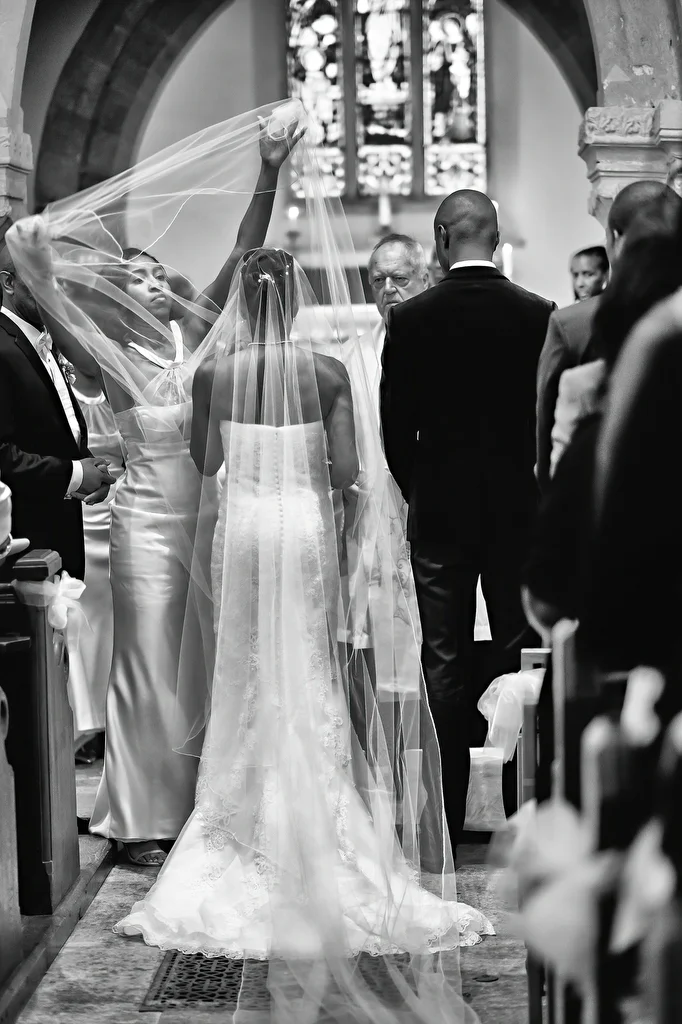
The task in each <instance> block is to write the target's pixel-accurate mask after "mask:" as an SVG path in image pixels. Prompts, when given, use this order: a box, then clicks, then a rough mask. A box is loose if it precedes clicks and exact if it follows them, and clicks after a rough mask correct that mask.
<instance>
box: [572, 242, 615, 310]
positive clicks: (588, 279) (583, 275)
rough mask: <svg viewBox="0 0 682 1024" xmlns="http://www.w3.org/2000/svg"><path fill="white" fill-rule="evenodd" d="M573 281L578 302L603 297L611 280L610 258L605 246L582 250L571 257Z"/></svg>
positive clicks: (575, 297) (594, 246)
mask: <svg viewBox="0 0 682 1024" xmlns="http://www.w3.org/2000/svg"><path fill="white" fill-rule="evenodd" d="M570 274H571V281H572V283H573V297H574V299H575V300H576V302H579V301H582V300H583V299H591V298H593V297H594V296H595V295H601V293H602V292H603V291H604V289H605V288H606V283H607V281H608V279H609V257H608V256H607V254H606V249H605V247H604V246H603V245H592V246H590V247H589V248H588V249H581V250H580V251H579V252H577V253H576V254H575V255H574V256H573V257H571V265H570Z"/></svg>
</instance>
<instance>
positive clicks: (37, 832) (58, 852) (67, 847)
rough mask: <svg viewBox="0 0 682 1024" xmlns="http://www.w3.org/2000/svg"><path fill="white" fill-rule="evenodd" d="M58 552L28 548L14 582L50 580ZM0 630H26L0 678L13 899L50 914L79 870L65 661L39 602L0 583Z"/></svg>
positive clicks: (56, 566) (58, 563) (24, 910)
mask: <svg viewBox="0 0 682 1024" xmlns="http://www.w3.org/2000/svg"><path fill="white" fill-rule="evenodd" d="M60 568H61V560H60V558H59V555H57V554H56V553H55V552H52V551H33V552H30V553H29V554H28V555H24V556H23V557H21V558H19V559H17V561H16V562H15V563H14V565H13V567H12V574H13V577H14V578H15V579H16V580H18V581H19V582H34V581H44V580H50V579H52V578H53V577H54V575H55V573H56V572H58V571H59V569H60ZM0 601H2V607H3V619H4V621H5V623H6V626H5V628H6V630H7V631H9V632H15V633H19V634H25V635H27V636H29V637H30V641H31V645H30V650H27V651H25V652H24V653H23V655H19V656H17V657H16V658H15V659H13V667H12V670H11V671H10V672H8V673H6V674H5V677H4V679H3V686H4V689H5V693H6V696H7V701H8V705H9V730H8V735H7V743H6V748H7V759H8V761H9V763H10V765H11V766H12V768H13V770H14V779H15V794H16V823H17V847H18V858H19V865H18V867H19V904H20V907H21V912H22V913H23V914H51V913H52V912H53V911H54V909H55V908H56V906H57V904H58V903H59V901H60V900H61V899H62V897H63V896H64V895H65V894H66V892H67V891H68V890H69V889H70V888H71V886H72V885H73V884H74V882H75V881H76V879H77V878H78V874H79V851H78V824H77V818H76V778H75V770H74V760H73V718H72V714H71V708H70V706H69V701H68V696H67V685H66V684H67V672H68V662H67V658H66V651H65V649H64V646H63V644H62V642H61V636H60V634H58V633H55V631H54V630H53V629H52V627H51V626H50V625H49V623H48V620H47V609H46V608H41V607H33V606H30V605H28V604H25V603H23V602H22V600H21V599H20V597H19V596H18V595H17V593H16V592H15V591H14V589H13V587H12V586H11V584H8V583H4V584H0Z"/></svg>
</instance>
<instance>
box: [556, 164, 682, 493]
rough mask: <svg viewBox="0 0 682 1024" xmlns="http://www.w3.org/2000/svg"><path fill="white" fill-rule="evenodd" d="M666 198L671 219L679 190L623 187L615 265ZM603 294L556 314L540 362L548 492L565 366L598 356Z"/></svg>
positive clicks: (609, 235)
mask: <svg viewBox="0 0 682 1024" xmlns="http://www.w3.org/2000/svg"><path fill="white" fill-rule="evenodd" d="M661 201H663V202H664V204H666V205H668V206H669V207H670V216H671V222H672V219H674V217H675V216H676V214H677V211H678V209H679V206H680V197H679V196H678V195H677V193H676V192H675V191H674V190H673V189H671V188H670V186H669V185H665V184H664V183H663V182H660V181H635V182H632V183H631V184H630V185H626V186H625V188H623V189H621V191H620V192H619V193H618V195H617V196H616V198H615V199H614V200H613V203H612V204H611V208H610V210H609V215H608V218H607V223H606V252H607V255H608V259H609V262H610V264H611V266H612V267H613V266H615V264H616V263H617V261H618V258H619V256H620V254H621V251H622V249H623V244H624V242H625V236H626V234H627V232H628V230H629V229H630V227H631V226H632V224H633V222H634V221H635V220H637V219H638V218H639V217H640V216H641V215H642V213H643V212H646V208H647V206H656V204H658V203H660V202H661ZM600 298H601V295H593V296H591V297H590V298H588V299H584V300H583V301H582V302H575V303H573V305H571V306H566V308H565V309H559V310H557V311H556V313H553V314H552V316H551V318H550V321H549V326H548V329H547V338H546V339H545V344H544V346H543V348H542V353H541V355H540V361H539V363H538V379H537V456H536V457H537V465H536V474H537V479H538V485H539V487H540V490H541V492H542V493H543V494H544V493H545V492H546V491H547V488H548V486H549V481H550V478H551V472H550V469H551V454H552V428H553V426H554V414H555V410H556V404H557V398H558V395H559V382H560V380H561V375H562V374H563V372H564V370H568V369H572V368H573V367H575V366H579V365H580V364H581V363H584V362H589V361H590V360H591V359H592V356H591V354H590V349H589V344H590V339H591V337H592V325H593V322H594V315H595V313H596V312H597V308H598V306H599V300H600Z"/></svg>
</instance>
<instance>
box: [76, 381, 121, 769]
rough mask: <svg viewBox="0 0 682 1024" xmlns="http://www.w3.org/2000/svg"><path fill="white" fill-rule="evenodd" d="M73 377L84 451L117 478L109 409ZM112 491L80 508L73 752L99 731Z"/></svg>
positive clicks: (106, 651) (107, 664) (108, 641)
mask: <svg viewBox="0 0 682 1024" xmlns="http://www.w3.org/2000/svg"><path fill="white" fill-rule="evenodd" d="M74 373H75V377H76V381H75V383H74V386H73V393H74V395H75V396H76V398H77V399H78V404H79V405H80V407H81V411H82V413H83V416H84V418H85V422H86V423H87V426H88V438H89V444H90V446H91V447H90V450H91V451H92V453H93V454H96V455H97V456H101V457H102V458H105V459H106V460H107V461H108V463H109V472H110V473H111V475H112V476H113V477H115V479H116V480H118V479H119V478H120V477H121V475H122V474H123V468H124V459H123V448H122V443H121V437H120V434H119V432H118V428H117V426H116V421H115V419H114V414H113V412H112V410H111V406H110V405H109V402H108V401H107V398H106V395H105V394H104V393H103V391H102V390H101V388H100V387H99V384H98V382H97V381H95V380H93V378H92V377H86V376H85V375H84V374H82V373H80V372H79V371H78V370H75V371H74ZM114 492H115V488H114V487H112V488H111V490H110V491H109V496H108V498H107V500H106V501H103V502H100V503H99V504H98V505H87V504H85V503H84V504H83V532H84V535H85V591H84V593H83V596H82V597H81V600H80V605H81V608H82V610H83V612H84V614H85V617H86V619H87V626H83V628H82V629H81V630H80V632H79V636H78V642H77V644H70V645H69V666H70V667H69V699H70V701H71V708H72V710H73V718H74V735H75V739H76V750H77V751H78V750H81V752H83V751H84V749H85V750H87V748H88V747H89V746H91V743H90V741H91V740H93V739H94V738H95V737H96V736H97V735H98V734H101V733H103V732H104V724H105V703H106V691H107V683H108V681H109V672H110V671H111V655H112V650H113V639H114V610H113V604H112V595H111V584H110V582H109V531H110V526H111V502H112V500H113V497H114ZM92 746H93V749H94V745H92ZM99 756H101V755H99ZM83 759H84V760H85V758H83Z"/></svg>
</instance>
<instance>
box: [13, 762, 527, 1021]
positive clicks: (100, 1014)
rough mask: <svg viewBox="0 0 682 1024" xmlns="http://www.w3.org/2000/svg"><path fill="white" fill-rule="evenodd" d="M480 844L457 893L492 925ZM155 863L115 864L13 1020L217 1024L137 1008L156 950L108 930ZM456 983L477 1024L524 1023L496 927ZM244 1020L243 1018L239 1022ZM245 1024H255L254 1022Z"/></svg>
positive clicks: (512, 948)
mask: <svg viewBox="0 0 682 1024" xmlns="http://www.w3.org/2000/svg"><path fill="white" fill-rule="evenodd" d="M97 775H98V771H97V769H96V768H95V769H85V770H79V812H80V813H81V814H83V813H89V810H90V808H91V806H92V800H93V799H94V788H95V785H96V780H97ZM485 853H486V847H485V846H480V845H470V846H466V847H463V848H460V851H459V859H460V861H461V867H460V868H459V870H458V889H459V896H460V899H461V900H463V901H464V902H466V903H470V904H472V905H473V906H475V907H478V908H479V909H480V910H482V911H483V912H484V913H485V914H487V915H488V917H489V918H490V919H491V920H492V921H493V924H495V925H496V927H497V926H499V924H500V914H499V912H498V908H497V907H496V904H495V897H494V893H493V892H492V890H491V886H490V872H489V870H488V868H487V867H486V866H485ZM155 874H156V871H155V869H150V868H135V867H133V866H131V865H123V864H121V865H118V866H116V867H115V868H114V869H113V870H112V871H111V873H110V874H109V875H108V877H107V878H106V880H105V882H104V885H103V886H102V888H101V889H100V891H99V893H98V894H97V896H96V897H95V899H94V901H93V902H92V904H91V905H90V907H89V909H88V910H87V912H86V914H85V916H84V917H83V919H82V920H81V921H80V922H79V923H78V925H77V927H76V929H75V931H74V932H73V935H72V936H71V938H70V939H69V940H68V942H67V944H66V945H65V946H64V948H63V949H62V951H61V952H60V953H59V955H58V957H57V959H56V960H55V961H54V963H53V964H52V966H51V967H50V969H49V971H48V973H47V975H46V976H45V978H44V979H43V981H42V982H41V984H40V986H39V988H38V990H37V992H36V993H35V995H34V996H33V997H32V999H31V1000H30V1002H29V1003H28V1005H27V1006H26V1007H25V1009H24V1010H23V1012H22V1014H21V1015H20V1017H19V1024H132V1022H136V1024H204V1022H205V1024H209V1022H210V1024H217V1021H219V1020H220V1019H221V1014H220V1013H219V1012H216V1011H213V1012H211V1013H208V1012H199V1011H196V1010H188V1011H185V1012H179V1011H177V1010H173V1011H170V1010H169V1011H165V1012H163V1013H155V1012H145V1013H144V1014H142V1015H140V1011H139V1006H140V1003H141V1001H142V999H143V997H144V996H145V994H146V992H147V989H148V987H149V985H150V983H151V981H152V979H153V977H154V975H155V973H156V970H157V968H158V966H159V963H160V962H161V959H162V956H163V954H162V953H161V952H160V951H159V950H156V949H152V948H149V947H148V946H145V945H144V944H143V943H142V942H141V940H131V939H127V940H126V939H121V938H118V937H117V936H115V935H114V934H113V933H112V930H111V929H112V925H113V924H114V923H115V922H116V921H117V920H119V919H120V918H121V917H122V916H123V915H124V914H125V913H126V912H127V911H128V910H129V908H130V906H131V904H132V903H134V902H135V900H138V899H140V898H141V897H142V896H144V894H145V893H146V891H147V890H148V888H149V887H150V885H151V884H152V882H153V879H154V876H155ZM461 968H462V987H463V991H464V992H465V993H467V994H468V997H469V998H470V1002H471V1005H472V1006H473V1008H474V1009H475V1011H476V1013H477V1014H478V1016H479V1018H480V1021H481V1024H525V1021H526V1019H527V1016H526V988H525V967H524V951H523V947H522V945H521V943H519V942H518V940H516V939H514V938H513V937H511V936H509V935H505V934H504V933H503V932H502V930H500V934H498V935H496V936H491V937H489V938H486V939H485V940H484V942H483V943H481V944H480V945H478V946H475V947H472V948H470V949H464V950H462V954H461ZM244 1024H246V1021H245V1022H244ZM249 1024H257V1022H256V1021H255V1020H254V1021H253V1022H249Z"/></svg>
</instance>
